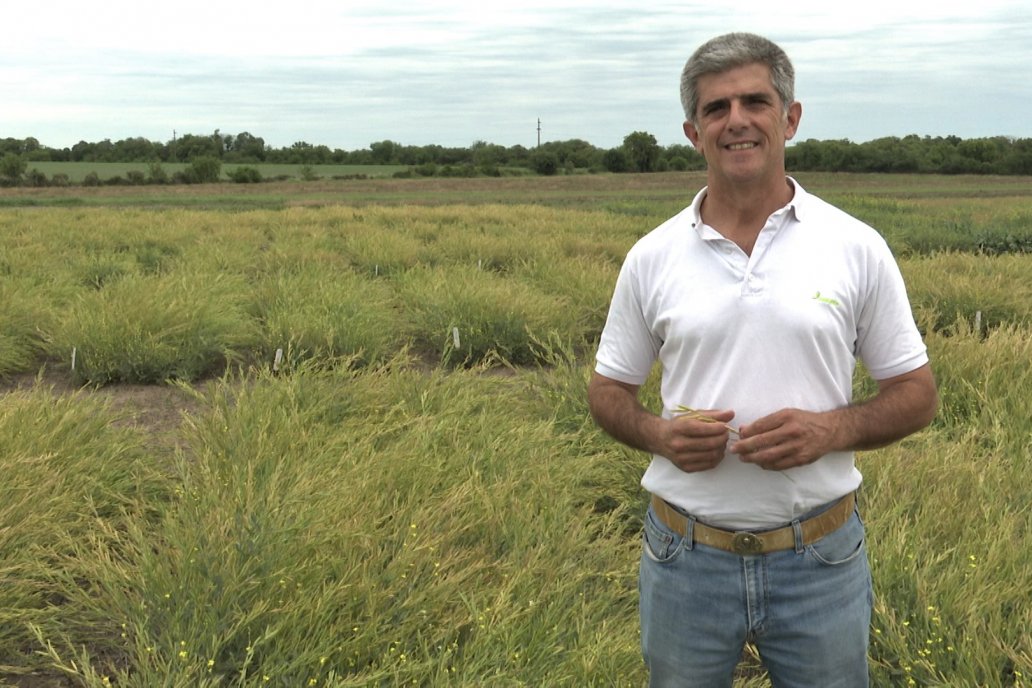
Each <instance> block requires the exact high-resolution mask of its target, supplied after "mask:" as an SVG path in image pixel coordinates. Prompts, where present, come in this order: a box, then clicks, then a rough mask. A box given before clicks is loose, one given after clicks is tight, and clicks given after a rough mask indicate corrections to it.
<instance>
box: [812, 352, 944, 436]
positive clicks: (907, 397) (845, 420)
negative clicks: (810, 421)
mask: <svg viewBox="0 0 1032 688" xmlns="http://www.w3.org/2000/svg"><path fill="white" fill-rule="evenodd" d="M937 405H938V394H937V392H936V389H935V382H934V380H933V379H932V376H931V372H930V369H928V367H927V366H925V367H924V368H923V369H919V370H918V371H914V373H911V374H908V375H906V376H903V377H901V378H900V379H899V380H898V381H895V382H894V383H892V384H888V385H885V384H883V385H881V386H880V389H879V391H878V393H877V394H876V395H875V396H874V397H872V398H870V399H868V400H866V401H862V402H860V403H857V404H853V405H850V406H847V407H844V408H841V409H837V410H835V411H831V412H829V414H830V416H831V417H832V422H833V424H834V426H835V427H836V428H837V433H836V434H837V439H836V441H835V444H836V445H837V446H836V447H835V448H836V449H841V450H860V451H862V450H869V449H878V448H879V447H884V446H887V445H889V444H892V443H893V442H896V441H898V440H900V439H902V438H904V437H906V436H907V435H910V434H912V433H914V432H917V431H918V430H921V429H922V428H924V427H925V426H927V425H928V424H929V423H931V421H932V418H933V417H934V416H935V411H936V407H937Z"/></svg>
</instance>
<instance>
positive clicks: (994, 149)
mask: <svg viewBox="0 0 1032 688" xmlns="http://www.w3.org/2000/svg"><path fill="white" fill-rule="evenodd" d="M201 160H204V161H211V160H214V161H218V162H219V163H226V164H235V165H250V164H260V163H279V164H297V165H309V166H310V165H327V164H344V165H398V166H403V167H406V168H408V169H407V171H406V172H401V173H400V175H401V176H404V175H406V174H408V175H422V176H433V175H438V174H444V175H448V174H450V175H456V176H460V175H461V176H473V175H492V176H497V175H501V174H505V173H507V172H509V171H511V170H513V169H517V168H518V169H530V170H533V171H534V172H536V173H538V174H561V173H564V172H573V171H574V170H588V171H590V172H662V171H668V170H701V169H704V168H705V161H704V160H703V158H702V156H701V155H699V153H698V152H696V151H695V149H694V148H693V147H691V146H689V145H686V144H675V145H670V146H665V147H664V146H660V145H659V144H658V142H657V141H656V138H655V137H654V136H653V135H652V134H649V133H648V132H642V131H636V132H633V133H631V134H628V135H627V136H626V137H625V138H624V140H623V143H622V144H621V145H620V146H617V147H615V148H610V149H605V148H598V147H596V146H594V145H592V144H590V143H588V142H587V141H584V140H581V139H570V140H566V141H552V142H546V143H542V144H540V145H539V146H537V147H534V148H527V147H525V146H521V145H516V146H508V147H506V146H500V145H497V144H492V143H487V142H485V141H476V142H474V143H473V144H472V145H471V146H469V147H445V146H440V145H424V146H412V145H403V144H401V143H397V142H395V141H390V140H384V141H377V142H374V143H371V144H370V145H369V147H368V148H363V149H358V150H351V151H347V150H342V149H339V148H338V149H331V148H330V147H329V146H325V145H314V144H311V143H308V142H306V141H298V142H295V143H294V144H292V145H290V146H286V147H282V148H276V147H273V146H269V145H267V144H266V143H265V140H264V139H263V138H262V137H260V136H255V135H253V134H251V133H249V132H241V133H239V134H235V135H229V134H222V133H221V132H220V131H219V130H217V129H216V130H215V132H214V133H212V134H206V135H198V134H183V135H182V136H174V137H173V138H172V139H171V140H168V141H165V142H156V141H150V140H148V139H146V138H142V137H135V138H127V139H122V140H120V141H114V142H113V141H111V140H110V139H104V140H103V141H97V142H87V141H79V143H77V144H75V145H74V146H71V147H70V148H51V147H48V146H45V145H43V144H41V143H40V142H39V141H38V140H37V139H35V138H32V137H29V138H26V139H15V138H4V139H0V177H2V178H4V179H6V180H7V181H8V182H10V181H11V180H12V178H13V174H8V173H16V172H18V171H19V170H20V171H21V172H24V171H25V168H26V166H27V165H28V164H30V163H31V162H35V161H55V162H64V161H67V162H114V163H118V162H131V163H152V164H158V165H160V164H161V163H196V162H197V161H201ZM786 163H787V166H788V168H789V169H790V170H797V171H824V172H828V171H838V172H909V173H914V172H916V173H938V174H1002V175H1014V174H1032V139H1028V138H1012V137H1006V136H995V137H989V138H976V139H961V138H960V137H957V136H945V137H943V136H936V137H930V136H924V137H920V136H917V135H916V134H911V135H909V136H905V137H902V138H899V137H885V138H879V139H875V140H873V141H868V142H864V143H854V142H852V141H849V140H822V141H819V140H815V139H809V140H806V141H801V142H797V143H795V144H793V145H790V146H789V147H788V148H787V149H786ZM207 164H209V165H210V162H208V163H207ZM186 181H189V180H186Z"/></svg>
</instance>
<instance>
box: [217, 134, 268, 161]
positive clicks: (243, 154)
mask: <svg viewBox="0 0 1032 688" xmlns="http://www.w3.org/2000/svg"><path fill="white" fill-rule="evenodd" d="M227 138H229V137H227ZM225 159H226V160H232V161H233V162H262V161H263V160H265V139H263V138H261V137H260V136H254V135H252V134H251V133H250V132H246V131H242V132H240V133H239V134H237V135H236V138H234V139H233V140H232V143H230V144H229V145H228V148H227V155H226V158H225Z"/></svg>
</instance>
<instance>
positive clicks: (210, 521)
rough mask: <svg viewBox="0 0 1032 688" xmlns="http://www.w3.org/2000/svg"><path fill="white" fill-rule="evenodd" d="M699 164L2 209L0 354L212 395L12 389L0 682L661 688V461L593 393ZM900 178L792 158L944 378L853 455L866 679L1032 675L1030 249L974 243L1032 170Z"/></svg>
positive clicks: (4, 412) (5, 418)
mask: <svg viewBox="0 0 1032 688" xmlns="http://www.w3.org/2000/svg"><path fill="white" fill-rule="evenodd" d="M686 180H687V177H684V176H682V177H669V178H668V180H667V182H665V183H660V182H661V180H659V179H656V178H654V176H651V175H647V176H641V177H627V178H625V179H624V180H621V179H619V178H617V177H600V178H595V179H590V181H579V180H578V181H577V184H576V185H574V184H573V182H571V181H569V180H567V179H558V180H552V181H553V183H554V184H556V186H555V187H554V188H547V187H545V186H542V184H541V182H540V181H535V180H502V181H500V182H491V183H486V182H485V181H484V180H466V183H468V185H469V186H467V187H465V189H466V194H467V199H466V202H463V203H456V202H455V199H457V198H459V197H460V196H461V192H462V189H463V188H464V187H462V186H461V185H460V184H459V182H455V181H451V182H449V185H442V184H441V183H440V182H439V181H436V180H405V181H406V182H411V185H408V183H406V184H402V183H400V182H376V181H354V182H338V183H330V182H313V183H312V184H311V185H309V184H296V185H294V186H295V187H296V188H298V189H305V190H307V191H306V192H305V193H299V194H298V195H291V193H288V192H286V191H276V192H275V193H282V194H283V196H282V198H283V199H284V202H283V203H282V204H281V205H280V206H278V207H275V208H270V207H267V206H265V205H264V203H265V201H267V200H268V199H269V198H271V196H269V195H266V194H256V195H254V196H249V195H247V194H243V195H239V196H234V197H233V198H235V199H236V200H235V201H233V202H234V203H239V207H237V206H232V205H231V204H229V203H228V202H224V200H220V201H217V202H213V203H212V202H209V201H211V199H212V198H215V199H225V198H228V197H226V196H221V195H220V194H222V193H224V190H223V189H222V188H219V187H206V188H203V189H193V190H192V191H191V192H190V194H187V195H184V196H183V197H182V199H181V200H182V202H181V203H176V202H172V201H173V200H174V199H175V198H176V197H177V196H176V194H178V193H180V192H181V190H179V191H173V190H171V189H166V190H162V192H161V193H162V194H164V196H163V197H164V198H165V199H166V200H169V201H170V202H168V203H164V202H162V201H160V199H161V198H162V196H161V194H158V195H148V196H143V197H140V198H146V199H150V200H148V201H147V202H146V203H143V202H141V203H136V204H134V203H123V202H122V200H120V199H125V198H129V197H128V196H117V197H110V196H106V195H104V194H103V193H99V192H98V193H97V195H95V196H91V197H89V200H90V203H96V205H97V207H93V206H88V207H61V206H60V204H58V205H54V206H52V207H7V208H4V209H2V210H0V302H2V303H3V304H4V305H3V308H0V378H4V377H10V376H15V375H29V376H31V375H32V374H34V373H36V372H37V371H39V370H40V369H42V368H45V369H46V370H47V371H48V375H52V374H53V371H60V373H61V375H62V376H63V377H62V378H59V379H73V380H75V381H78V382H83V383H89V385H90V386H91V387H92V386H96V385H101V384H109V383H115V382H116V381H129V382H148V383H162V382H163V381H165V380H167V379H178V380H180V381H181V383H180V384H179V385H178V386H177V388H176V389H175V390H173V392H174V393H177V394H182V395H191V397H192V399H193V403H192V404H191V408H192V409H193V410H192V411H191V412H190V413H189V415H187V416H186V417H185V418H184V419H183V421H182V422H181V423H179V422H176V423H173V424H171V425H169V426H167V427H166V426H162V427H161V428H157V429H156V430H154V431H152V430H150V429H148V426H147V425H146V424H141V423H138V422H128V421H129V419H128V418H127V411H124V410H119V408H121V407H116V406H114V405H105V404H104V403H101V402H100V401H99V399H100V398H101V397H100V396H99V395H97V394H92V393H89V392H88V391H86V390H84V391H81V392H79V393H76V394H72V395H67V394H59V393H58V392H56V391H55V390H54V389H51V388H50V387H49V386H48V384H47V383H45V382H43V381H39V382H37V384H35V385H34V386H31V387H29V388H27V389H22V390H21V391H7V392H5V393H4V394H3V396H0V469H2V470H3V472H4V476H5V478H4V481H5V483H4V484H5V490H6V491H5V493H4V494H5V498H4V500H3V502H2V504H0V561H3V562H4V564H3V565H2V566H0V572H2V574H3V585H2V586H0V683H2V682H4V681H5V680H6V681H7V682H9V683H14V684H15V685H18V684H19V683H18V681H22V680H24V681H28V680H29V677H30V675H31V676H33V677H35V679H36V680H39V681H47V680H56V679H58V678H61V677H63V678H65V679H67V680H68V681H69V682H70V683H71V684H73V685H83V686H90V687H94V686H96V687H100V686H105V685H109V684H110V685H121V686H140V687H141V688H143V687H145V686H146V687H149V686H154V685H166V686H184V687H185V686H215V685H236V686H265V685H281V686H297V685H318V686H376V685H382V686H394V685H409V684H415V685H424V686H437V685H443V686H470V687H472V686H482V685H498V686H520V685H527V686H531V685H533V686H539V685H540V686H545V685H548V686H551V685H559V686H563V685H567V686H614V685H615V686H641V685H644V681H645V672H644V669H643V667H642V663H641V659H640V655H639V650H638V635H637V612H636V595H637V593H636V575H637V558H638V553H639V542H640V541H639V538H640V525H641V516H642V514H643V513H644V506H645V499H646V497H645V495H644V494H643V493H642V492H641V491H640V488H639V486H638V480H639V478H640V473H641V471H642V470H643V468H644V466H645V464H646V462H647V458H646V457H644V456H642V455H640V454H638V453H636V452H633V451H631V450H629V449H626V448H624V447H622V446H620V445H618V444H616V443H615V442H613V441H612V440H610V439H609V438H608V437H606V436H605V435H604V434H603V433H601V432H600V431H599V430H598V429H597V428H596V427H595V426H594V424H593V423H592V421H591V419H590V416H589V414H588V410H587V405H586V400H585V396H584V392H585V387H586V384H587V380H588V377H589V375H590V370H591V355H592V352H593V342H594V338H595V337H597V334H598V332H599V330H600V328H601V326H602V323H603V321H604V317H605V312H606V308H607V304H608V300H609V296H610V294H611V290H612V284H613V281H614V280H615V278H616V273H617V270H618V268H619V265H620V262H621V260H622V257H623V253H624V252H625V251H626V250H627V248H628V247H629V246H630V245H631V244H632V243H633V241H634V240H635V239H636V238H637V237H638V236H640V235H641V234H642V233H644V232H645V231H647V230H648V229H649V228H650V227H651V226H652V225H653V224H654V223H655V221H656V217H655V216H654V215H657V214H659V213H666V212H667V211H668V210H669V209H670V207H673V206H674V205H675V204H677V203H682V204H683V203H686V202H687V196H688V191H687V190H686V189H684V188H680V187H682V186H684V184H685V183H686ZM675 181H676V184H675ZM898 181H899V182H900V186H899V187H898V188H893V187H891V183H890V182H891V178H889V177H883V176H877V177H871V178H867V177H863V176H850V177H848V178H842V177H835V176H830V175H829V176H824V177H819V178H814V179H813V180H812V182H813V183H811V181H807V180H804V183H805V184H807V185H808V187H810V188H811V190H812V191H815V192H818V193H821V192H822V191H823V190H825V189H826V190H827V191H828V192H829V195H832V196H833V195H835V194H837V193H841V194H848V198H847V204H851V208H852V209H853V210H854V212H857V214H859V215H861V216H867V218H868V219H870V220H871V221H872V222H875V224H876V225H877V226H879V228H880V229H882V230H883V231H884V232H885V233H886V235H887V236H888V237H889V240H890V243H892V244H893V246H894V248H897V251H898V253H900V255H901V268H902V270H903V273H904V275H905V277H906V279H907V282H908V287H909V292H910V296H911V299H912V301H913V302H914V304H915V309H916V313H917V315H918V319H919V324H920V325H921V327H922V329H923V331H924V332H925V333H926V338H927V342H928V346H929V350H930V354H931V357H932V361H933V367H934V369H935V372H936V376H937V379H938V382H939V386H940V394H941V399H942V404H941V409H940V412H939V414H938V416H937V418H936V420H935V421H934V422H933V424H932V426H931V427H930V428H929V429H927V430H925V431H923V432H921V433H919V434H917V435H914V436H912V437H909V438H907V439H906V440H904V441H903V442H902V443H900V444H898V445H895V446H893V447H890V448H887V449H883V450H880V451H876V452H868V453H864V454H862V455H861V456H860V458H859V465H860V468H861V470H862V471H863V473H864V476H865V484H864V488H863V491H862V505H863V512H864V517H865V521H866V523H867V526H868V535H869V543H868V544H869V552H870V556H871V561H872V568H873V571H874V576H875V590H876V595H877V601H876V607H875V614H874V621H873V626H872V651H871V664H872V672H873V673H872V679H873V685H875V686H879V687H881V686H886V687H895V686H906V685H928V686H931V685H950V686H988V687H996V686H1000V687H1013V686H1027V685H1029V676H1030V675H1032V645H1030V640H1029V635H1028V632H1027V630H1028V628H1030V627H1032V616H1030V613H1032V612H1030V610H1032V593H1030V592H1029V591H1030V590H1032V567H1029V566H1028V561H1027V559H1028V555H1027V551H1028V546H1029V531H1028V523H1029V516H1030V513H1032V491H1030V489H1029V487H1028V481H1027V479H1026V478H1027V475H1028V471H1029V457H1030V456H1032V425H1030V420H1029V415H1028V391H1027V390H1028V389H1030V388H1032V378H1030V372H1029V371H1030V370H1032V349H1030V346H1032V345H1030V342H1032V332H1030V331H1029V328H1030V313H1032V311H1030V309H1032V306H1030V305H1029V304H1030V303H1032V298H1030V297H1032V294H1030V293H1029V289H1030V285H1032V279H1030V275H1032V263H1030V261H1032V257H1030V256H1029V255H1028V253H1027V252H1022V251H1012V252H1009V253H1007V254H1005V255H995V254H992V255H987V254H980V253H977V252H976V251H975V250H968V248H969V247H970V246H972V244H971V242H961V243H957V242H958V240H957V237H962V238H963V237H966V236H969V235H970V236H971V237H976V236H984V235H986V234H987V233H989V234H991V233H993V232H997V231H998V232H1003V233H1006V232H1010V233H1012V234H1013V233H1014V232H1017V231H1020V230H1021V227H1022V226H1023V225H1022V222H1023V220H1022V218H1024V217H1026V213H1027V211H1028V208H1027V205H1028V202H1029V201H1028V193H1032V192H1028V191H1027V190H1026V191H1018V190H1015V189H1014V188H1012V187H1011V186H1009V185H1007V184H1003V183H1002V182H1001V185H1000V186H999V187H992V188H995V189H996V190H997V191H999V193H995V194H989V195H991V196H993V197H992V198H991V200H990V201H987V200H986V199H985V198H979V197H978V196H977V194H976V193H974V186H971V184H972V182H970V181H968V180H964V179H954V178H910V177H906V178H901V179H900V180H898ZM617 182H622V183H627V182H633V183H634V184H637V185H639V186H635V185H634V184H632V185H631V186H626V187H624V188H623V190H622V191H621V190H620V188H619V187H618V186H616V184H617ZM903 182H906V184H904V183H903ZM911 182H912V184H911ZM492 184H495V185H494V186H492ZM1008 184H1009V182H1008ZM822 186H824V187H825V189H822V188H821V187H822ZM270 188H273V189H275V188H277V187H275V185H270ZM284 188H285V187H284ZM990 190H991V189H990ZM100 191H103V192H107V191H108V190H107V189H102V190H100ZM1004 191H1006V193H1004ZM9 192H10V190H3V191H0V200H3V199H11V198H14V199H23V200H24V199H30V198H37V199H38V200H41V201H43V202H44V205H45V204H46V203H49V201H50V200H54V199H57V198H59V196H56V195H52V196H45V197H37V196H33V195H32V193H30V192H28V191H25V190H19V191H18V193H17V194H13V195H12V194H10V193H9ZM54 193H56V192H54ZM191 194H192V195H191ZM206 194H214V196H211V197H208V196H206ZM951 194H952V195H951ZM1008 194H1009V195H1008ZM492 196H494V200H493V201H491V202H488V201H490V199H491V198H492ZM111 198H115V201H113V202H109V200H110V199H111ZM383 198H386V200H380V199H383ZM205 199H207V201H206V200H205ZM248 199H250V200H251V201H254V203H253V204H251V205H248V203H249V201H248ZM521 199H522V200H521ZM152 201H153V202H152ZM23 205H25V204H23ZM181 206H187V207H181ZM652 208H655V212H654V213H653V212H652V211H651V210H650V209H652ZM959 217H963V218H965V219H964V223H960V222H958V223H955V225H953V226H952V227H953V228H946V229H944V230H943V232H942V234H941V239H942V243H941V245H939V246H938V247H937V246H935V245H934V244H933V243H929V242H930V238H934V236H935V235H934V234H933V233H932V230H933V229H934V227H935V225H936V222H937V221H945V220H947V219H949V218H959ZM943 226H944V227H945V224H944V225H943ZM958 227H966V229H963V231H960V230H956V228H958ZM955 230H956V231H955ZM918 236H920V237H923V238H921V240H920V241H916V240H915V237H918ZM1000 236H1002V234H1001V235H1000ZM960 249H963V250H960ZM978 312H981V314H982V315H981V321H980V327H979V328H978V329H976V328H975V327H974V321H975V317H976V314H977V313H978ZM453 328H458V329H459V335H460V342H461V344H460V347H456V346H455V345H454V340H453V339H452V329H453ZM73 347H75V349H76V352H77V365H76V371H75V373H74V375H75V376H76V377H74V378H73V377H72V372H71V370H70V358H71V356H70V354H71V349H72V348H73ZM278 348H282V349H284V350H285V353H286V354H287V355H286V365H284V366H282V367H281V369H280V370H279V372H278V373H274V372H273V371H272V370H271V369H270V368H271V362H272V356H273V354H274V352H275V350H276V349H278ZM498 363H505V364H518V365H506V366H498V365H496V364H498ZM44 379H45V378H44ZM186 382H190V383H191V384H190V385H187V384H185V383H186ZM114 388H115V389H117V386H114ZM195 389H196V390H199V391H194V390H195ZM872 389H873V385H871V383H870V382H860V381H859V379H858V391H859V393H860V394H861V395H863V394H866V393H870V392H871V391H872ZM644 393H645V401H646V403H647V404H655V403H656V395H657V388H656V381H655V376H654V377H653V379H651V380H650V381H649V383H648V384H646V385H645V387H644ZM152 432H157V433H158V434H159V435H160V437H159V436H158V435H155V434H152ZM170 447H174V449H172V448H170ZM764 685H769V682H767V680H766V678H765V676H764V675H763V673H762V671H760V670H759V669H758V666H757V664H756V662H755V660H747V661H746V662H745V664H744V665H743V668H742V669H741V671H740V676H739V678H738V680H737V682H736V686H738V687H739V688H744V687H745V686H749V687H751V688H755V687H757V686H764Z"/></svg>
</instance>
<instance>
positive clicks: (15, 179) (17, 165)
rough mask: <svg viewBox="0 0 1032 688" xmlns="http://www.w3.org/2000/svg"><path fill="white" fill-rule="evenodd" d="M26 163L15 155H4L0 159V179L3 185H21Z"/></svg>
mask: <svg viewBox="0 0 1032 688" xmlns="http://www.w3.org/2000/svg"><path fill="white" fill-rule="evenodd" d="M26 167H28V163H27V162H25V159H24V158H22V156H21V155H19V154H17V153H6V154H4V157H3V158H0V178H2V180H3V182H4V184H6V185H11V186H14V185H16V184H19V183H21V180H22V175H23V174H25V168H26Z"/></svg>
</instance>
